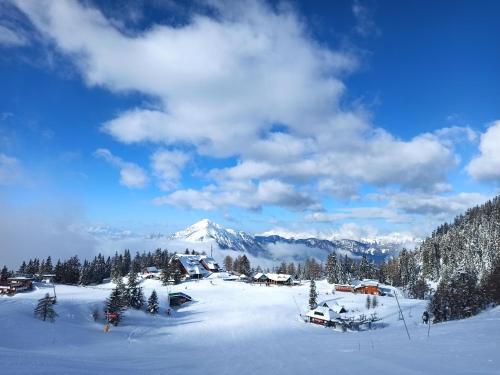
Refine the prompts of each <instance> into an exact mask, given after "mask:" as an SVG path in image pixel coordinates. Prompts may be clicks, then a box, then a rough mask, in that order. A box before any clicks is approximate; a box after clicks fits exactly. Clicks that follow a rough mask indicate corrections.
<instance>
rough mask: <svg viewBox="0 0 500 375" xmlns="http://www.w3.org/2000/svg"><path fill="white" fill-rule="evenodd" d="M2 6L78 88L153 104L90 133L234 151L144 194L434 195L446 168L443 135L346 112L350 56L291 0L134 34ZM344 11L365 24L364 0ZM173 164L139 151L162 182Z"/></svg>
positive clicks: (173, 200) (36, 6)
mask: <svg viewBox="0 0 500 375" xmlns="http://www.w3.org/2000/svg"><path fill="white" fill-rule="evenodd" d="M15 3H16V4H17V5H18V7H19V8H20V9H21V10H22V11H23V12H24V13H25V14H26V15H27V16H28V17H29V19H30V20H31V22H32V23H33V24H34V26H35V27H36V29H38V30H39V31H40V33H41V34H42V35H43V36H44V37H46V38H48V39H50V40H51V41H52V42H53V44H54V45H55V47H56V48H57V49H58V51H60V52H61V53H63V54H65V55H66V56H68V57H69V58H70V59H72V61H73V62H74V64H75V65H76V66H77V67H78V69H79V71H80V72H81V74H82V76H83V78H84V79H85V81H86V82H87V84H89V85H92V86H101V87H105V88H107V89H109V90H111V91H113V92H124V91H125V92H127V91H134V92H140V93H143V94H146V95H148V96H150V97H152V98H153V99H154V101H155V103H157V105H156V107H155V108H154V109H152V108H151V107H149V108H142V107H138V108H130V109H128V110H126V111H124V112H123V113H121V114H119V115H118V116H117V117H116V118H113V119H110V120H108V121H107V122H105V123H104V124H103V126H102V129H103V131H104V132H106V133H108V134H110V135H111V136H112V137H114V138H115V139H116V140H118V141H120V142H123V143H125V144H132V143H144V142H150V143H154V144H160V145H162V146H164V147H174V148H176V147H178V146H179V145H189V146H191V147H193V150H194V151H193V152H194V153H197V154H199V155H201V156H210V157H217V158H227V157H231V158H234V160H236V162H235V164H234V165H233V166H231V167H228V168H218V169H213V170H210V171H202V172H204V174H205V176H206V177H207V179H208V180H209V181H208V182H207V185H205V186H203V187H201V188H200V189H198V190H194V189H183V188H182V187H181V188H180V189H179V190H177V191H174V192H173V193H171V194H169V195H167V196H164V197H160V198H158V199H157V200H156V202H157V203H167V204H174V205H177V206H181V207H195V208H202V209H215V208H219V207H221V205H233V206H237V207H245V208H249V209H259V208H261V207H262V206H263V205H266V204H270V205H279V206H282V207H286V208H293V209H314V208H317V207H318V204H317V202H318V201H320V200H321V198H322V197H324V196H335V197H340V198H342V199H350V198H352V197H356V196H357V190H358V189H359V187H360V186H362V185H363V184H370V185H374V186H376V187H383V186H393V185H398V186H400V187H401V188H403V189H421V190H422V189H425V190H428V191H437V190H440V189H441V187H442V186H443V184H444V183H445V182H446V178H447V174H448V172H449V171H450V170H451V169H453V168H455V167H456V165H457V158H456V156H455V154H454V151H453V144H452V143H450V142H448V141H447V139H449V138H450V137H449V136H447V137H445V136H444V134H421V135H418V136H416V137H414V138H412V139H409V140H403V139H399V138H397V137H395V136H394V135H392V134H390V133H388V132H387V131H385V130H383V129H381V128H379V127H377V126H376V125H375V124H373V123H372V122H371V121H370V116H369V114H367V113H366V112H365V111H364V110H363V109H362V108H355V109H346V108H345V107H344V106H343V105H342V104H341V103H342V99H343V94H344V92H345V85H344V83H343V80H344V77H345V75H346V74H348V73H351V72H352V71H354V70H355V69H356V68H357V66H358V61H357V57H356V56H355V55H353V54H352V53H349V52H347V51H345V50H341V49H338V50H334V49H332V48H329V47H327V46H325V45H322V44H320V43H318V42H317V41H316V40H314V39H312V37H311V34H310V33H309V31H308V30H307V27H306V25H305V24H304V22H302V20H301V19H300V17H299V16H297V14H295V12H294V10H293V9H292V8H291V7H272V6H270V5H268V4H266V3H264V2H261V1H244V2H212V3H210V4H211V5H210V6H212V7H214V9H213V10H215V13H216V14H217V16H216V17H213V16H208V15H204V14H193V15H192V16H191V17H190V19H189V22H187V23H186V24H184V25H182V26H179V25H176V26H170V25H165V24H155V25H151V26H150V27H149V28H148V29H146V30H143V31H141V32H137V31H131V30H124V28H123V27H120V28H119V27H117V26H116V22H114V21H112V20H110V19H107V18H106V17H105V16H104V15H103V14H102V13H101V12H100V11H99V10H98V9H97V8H92V7H88V6H85V5H84V4H83V3H80V2H77V1H74V0H61V1H56V2H54V1H46V0H40V1H37V2H33V1H26V0H16V2H15ZM353 11H354V13H355V15H356V17H357V19H358V24H359V27H361V26H363V27H364V29H363V30H368V29H370V28H373V24H370V22H371V21H370V17H369V12H368V9H367V8H366V7H365V6H364V5H362V4H361V3H359V2H356V3H355V4H354V9H353ZM363 32H364V31H363ZM123 61H126V62H127V63H126V64H124V63H123ZM449 133H450V132H448V133H447V134H449ZM442 138H443V139H442ZM445 138H446V139H445ZM162 155H163V156H162ZM102 157H104V158H105V159H107V160H108V161H110V162H111V163H112V164H114V165H116V166H118V167H119V168H121V170H122V171H124V172H131V173H128V175H130V174H132V175H133V176H135V177H136V178H134V177H133V176H132V177H131V176H129V177H128V180H132V181H126V178H125V177H126V176H122V183H124V184H125V185H127V186H128V185H131V186H132V187H140V186H143V185H145V183H146V181H147V179H146V178H145V174H144V173H143V172H141V169H140V168H139V167H137V166H135V167H132V164H130V163H127V164H123V162H122V161H121V160H119V161H118V162H117V161H116V158H115V157H113V156H112V155H111V154H110V153H109V155H108V154H107V153H106V152H104V154H103V155H102ZM231 160H233V159H231ZM123 165H128V166H129V168H123V167H122V166H123ZM186 165H187V160H186V158H185V155H184V156H181V155H180V154H179V155H175V156H174V155H173V154H165V153H163V154H162V153H155V154H154V155H153V156H152V168H153V173H154V174H155V175H156V176H157V177H158V178H159V180H160V183H159V186H160V188H161V189H164V190H169V189H173V188H175V187H176V185H177V183H178V181H179V178H180V175H181V174H182V170H183V168H185V166H186ZM138 168H139V169H138ZM137 177H138V178H137ZM137 180H138V181H137ZM313 185H314V186H315V188H314V189H312V188H311V186H313ZM264 188H265V189H269V191H264Z"/></svg>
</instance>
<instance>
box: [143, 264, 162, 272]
mask: <svg viewBox="0 0 500 375" xmlns="http://www.w3.org/2000/svg"><path fill="white" fill-rule="evenodd" d="M146 271H147V272H148V273H158V272H160V270H159V269H158V268H156V267H154V266H153V267H146Z"/></svg>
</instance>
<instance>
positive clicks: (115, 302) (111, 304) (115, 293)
mask: <svg viewBox="0 0 500 375" xmlns="http://www.w3.org/2000/svg"><path fill="white" fill-rule="evenodd" d="M122 289H123V283H121V285H117V286H116V287H115V288H114V289H113V290H112V291H111V294H110V296H109V298H108V299H107V300H106V313H108V314H118V317H117V319H116V324H118V323H119V322H120V319H121V316H120V315H121V313H122V311H123V310H124V298H123V290H122Z"/></svg>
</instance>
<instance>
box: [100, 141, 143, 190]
mask: <svg viewBox="0 0 500 375" xmlns="http://www.w3.org/2000/svg"><path fill="white" fill-rule="evenodd" d="M94 155H95V156H96V157H98V158H102V159H104V160H106V161H107V162H108V163H109V164H111V165H112V166H114V167H116V168H119V169H120V184H122V185H123V186H126V187H128V188H131V189H140V188H143V187H145V186H146V185H147V184H148V176H147V174H146V171H145V170H144V169H142V168H141V167H139V166H138V165H137V164H134V163H130V162H126V161H124V160H123V159H121V158H119V157H118V156H115V155H113V154H112V153H111V151H109V150H107V149H105V148H99V149H97V150H96V151H95V152H94Z"/></svg>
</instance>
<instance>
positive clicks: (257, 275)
mask: <svg viewBox="0 0 500 375" xmlns="http://www.w3.org/2000/svg"><path fill="white" fill-rule="evenodd" d="M262 276H266V275H264V274H263V273H262V272H258V273H256V274H255V276H254V277H253V278H254V279H260V278H261V277H262Z"/></svg>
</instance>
